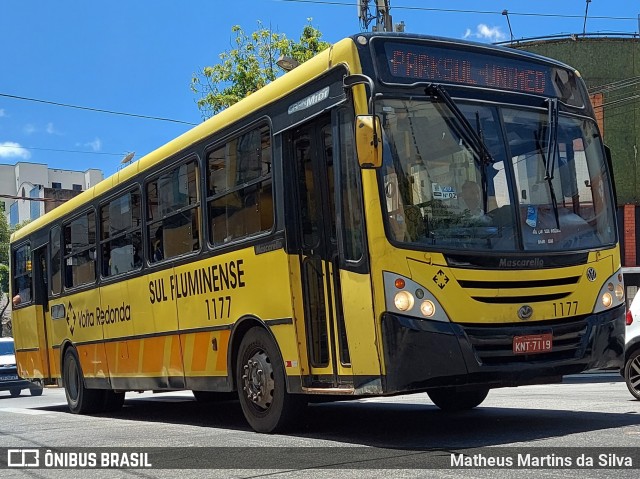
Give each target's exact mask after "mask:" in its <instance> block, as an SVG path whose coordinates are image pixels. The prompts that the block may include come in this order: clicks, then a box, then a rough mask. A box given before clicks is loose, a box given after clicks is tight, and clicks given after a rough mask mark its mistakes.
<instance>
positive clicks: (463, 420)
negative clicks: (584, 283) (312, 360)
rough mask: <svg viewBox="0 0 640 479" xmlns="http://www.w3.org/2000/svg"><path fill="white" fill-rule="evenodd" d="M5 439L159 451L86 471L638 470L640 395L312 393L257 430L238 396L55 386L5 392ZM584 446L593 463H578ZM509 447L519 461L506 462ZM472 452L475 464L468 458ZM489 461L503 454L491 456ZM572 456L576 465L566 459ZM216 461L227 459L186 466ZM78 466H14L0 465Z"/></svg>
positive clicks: (612, 387) (569, 387)
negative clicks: (141, 462)
mask: <svg viewBox="0 0 640 479" xmlns="http://www.w3.org/2000/svg"><path fill="white" fill-rule="evenodd" d="M0 448H36V449H40V450H41V452H42V451H44V450H45V449H46V448H50V449H52V450H54V451H81V452H83V453H86V452H94V453H96V454H98V455H99V454H100V453H102V452H104V451H107V452H108V451H112V450H113V451H118V450H119V449H118V448H130V449H127V451H136V452H142V451H146V452H149V454H150V456H151V461H150V462H152V463H153V462H155V464H154V467H153V468H141V469H126V470H125V469H119V470H113V469H112V470H83V471H82V475H83V477H175V476H176V475H180V476H181V477H275V478H294V477H295V478H298V477H314V478H315V477H327V478H333V477H338V476H339V477H385V478H389V477H438V478H442V477H448V478H469V477H482V478H485V477H486V478H495V477H506V478H511V477H514V478H515V477H517V478H522V477H554V478H556V477H562V478H563V479H564V478H567V477H576V478H578V477H580V478H589V477H616V478H622V477H633V478H637V477H638V476H640V402H639V401H635V400H633V398H632V396H631V395H630V394H629V392H628V391H627V389H626V387H625V384H624V382H622V380H621V378H620V377H619V376H617V375H616V374H613V373H610V374H589V375H586V374H585V375H581V376H577V377H571V378H568V379H566V380H565V382H564V383H562V384H555V385H544V386H527V387H522V388H514V389H511V388H510V389H500V390H493V391H491V392H490V393H489V397H488V398H487V399H486V401H485V402H484V403H483V404H482V405H481V406H480V407H478V408H477V409H475V410H473V411H467V412H463V413H458V414H447V413H443V412H441V411H440V410H438V409H437V408H436V407H435V406H434V405H433V404H432V403H431V402H430V401H429V399H428V397H427V395H426V394H415V395H407V396H396V397H390V398H371V399H363V400H357V401H345V402H331V403H323V404H314V405H311V406H309V408H308V411H307V414H306V415H305V418H304V421H303V422H302V423H301V424H300V427H299V428H297V429H296V430H295V431H292V432H290V433H289V434H286V435H263V434H257V433H255V432H253V431H252V430H250V429H249V427H248V426H247V424H246V422H245V420H244V418H243V416H242V412H241V410H240V406H239V403H238V402H237V401H227V402H220V403H208V404H203V403H198V402H196V401H195V400H194V399H193V397H192V395H191V394H190V393H189V392H175V393H163V394H153V393H142V394H139V393H128V394H127V397H126V402H125V406H124V408H123V409H122V410H120V411H118V412H116V413H112V414H109V415H106V414H103V415H99V416H77V415H73V414H70V413H68V411H67V409H66V402H65V398H64V391H63V390H62V389H57V388H53V389H52V388H47V389H46V390H45V391H44V394H43V395H42V396H40V397H30V396H29V395H28V392H26V391H24V392H23V395H22V396H20V397H18V398H11V397H10V396H9V394H8V392H7V393H4V392H0ZM64 448H71V449H64ZM145 448H156V449H145ZM157 448H162V449H157ZM194 448H202V449H194ZM221 448H224V449H221ZM266 448H271V449H266ZM615 448H623V449H615ZM628 448H632V449H628ZM432 449H435V450H436V451H432ZM0 454H6V452H5V451H4V450H3V451H0ZM527 454H529V458H528V459H526V455H527ZM452 455H453V456H455V457H456V458H457V461H459V462H458V463H457V464H453V465H452V463H451V461H452V460H454V459H452ZM579 455H582V456H583V459H585V458H586V460H588V459H589V458H591V459H592V461H594V463H595V467H589V464H586V466H585V467H579V468H578V467H577V466H576V461H577V458H578V456H579ZM612 455H613V457H612ZM601 456H602V457H601ZM490 457H491V458H493V459H488V458H490ZM627 457H629V458H630V460H631V461H632V466H631V467H630V466H629V465H628V463H625V462H624V461H626V460H627V459H626V458H627ZM509 458H511V460H512V461H513V462H514V464H512V466H513V467H510V468H509V467H505V464H500V463H499V462H500V461H503V463H504V461H507V460H509ZM522 458H525V459H524V461H525V462H523V463H520V464H519V463H518V461H520V460H521V459H522ZM545 458H546V459H545ZM2 459H3V458H2V457H0V461H2ZM472 460H473V461H477V462H475V463H473V466H474V467H472V468H463V467H462V465H464V464H463V462H462V461H472ZM491 460H493V461H498V463H497V465H496V462H494V463H489V464H488V465H487V461H491ZM527 460H528V461H529V462H526V461H527ZM545 460H546V461H547V463H546V464H543V465H545V466H546V467H545V468H544V469H536V470H533V469H532V466H533V465H535V464H534V463H533V462H531V461H543V462H544V461H545ZM568 460H571V461H573V462H572V464H569V465H568V466H570V467H567V468H563V467H562V466H567V463H566V461H568ZM482 461H485V462H482ZM562 461H564V462H562ZM599 461H603V464H601V465H600V467H599V464H598V462H599ZM611 461H613V463H611ZM616 461H622V462H616ZM443 464H446V465H447V466H446V467H447V468H446V469H443V468H442V467H443ZM158 465H160V467H162V468H163V469H159V468H158ZM478 465H479V466H481V467H477V466H478ZM492 465H493V467H492ZM507 465H509V464H507ZM603 465H606V466H611V465H613V466H615V467H616V468H617V469H616V470H613V469H606V468H602V466H603ZM212 466H213V467H224V468H225V469H219V468H218V469H208V470H206V471H205V470H202V469H184V468H191V467H193V468H209V467H212ZM167 467H175V468H179V469H180V472H178V471H176V470H167V469H166V468H167ZM78 472H80V471H78V470H75V471H72V470H68V469H67V470H51V469H29V470H27V469H14V468H11V469H5V470H2V471H0V475H1V476H2V477H74V476H77V473H78Z"/></svg>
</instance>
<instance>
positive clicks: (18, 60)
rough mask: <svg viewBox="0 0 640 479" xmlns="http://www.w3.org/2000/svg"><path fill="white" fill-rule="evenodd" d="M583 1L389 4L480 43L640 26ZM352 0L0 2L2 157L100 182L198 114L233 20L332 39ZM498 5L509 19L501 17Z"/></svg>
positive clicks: (635, 16) (608, 2) (411, 23)
mask: <svg viewBox="0 0 640 479" xmlns="http://www.w3.org/2000/svg"><path fill="white" fill-rule="evenodd" d="M586 2H587V0H537V1H535V2H532V1H530V0H526V1H524V0H484V1H481V2H479V1H477V0H448V1H445V2H443V1H435V0H390V5H391V15H392V17H393V22H394V23H399V22H401V21H403V22H404V23H405V31H406V32H412V33H421V34H428V35H436V36H444V37H451V38H455V39H464V38H466V39H469V40H474V41H479V42H487V43H490V42H496V41H504V40H509V39H510V37H511V34H513V37H514V38H515V39H519V38H529V37H537V36H548V35H556V34H572V33H573V34H576V33H577V34H581V33H582V32H583V31H585V30H586V32H587V33H611V32H614V33H638V29H639V24H640V19H639V16H640V0H592V1H590V3H589V4H588V17H587V20H586V28H585V19H584V15H585V10H586V8H587V3H586ZM356 3H357V0H231V1H229V0H189V1H185V0H173V1H171V0H108V1H107V0H91V1H89V0H56V1H45V0H39V1H36V0H0V164H15V163H17V162H20V161H26V162H31V163H42V164H47V165H48V166H49V168H58V169H67V170H79V171H85V170H87V169H89V168H99V169H101V170H102V171H103V172H104V173H105V177H107V176H109V175H111V174H113V173H115V172H116V171H117V170H118V169H119V168H120V167H121V160H122V159H123V158H124V156H125V155H126V154H127V153H130V152H135V157H134V160H137V159H139V158H141V157H142V156H144V155H145V154H147V153H149V152H151V151H153V150H154V149H156V148H158V147H160V146H162V145H163V144H164V143H166V142H168V141H170V140H171V139H173V138H175V137H177V136H179V135H180V134H182V133H184V132H185V131H187V130H188V129H190V128H192V125H191V124H193V125H195V124H198V123H200V122H201V121H202V116H201V114H200V111H199V110H198V108H197V106H196V100H197V97H196V95H195V94H194V93H193V92H192V91H191V89H190V81H191V78H192V77H193V75H194V73H196V72H197V71H199V70H201V69H202V68H203V67H205V66H210V65H213V64H215V63H216V62H217V60H218V55H219V54H220V53H221V52H222V51H224V50H227V49H229V48H230V46H231V37H232V34H231V28H232V27H233V26H234V25H240V26H241V27H242V28H243V29H244V30H245V31H247V32H252V31H254V30H255V29H256V28H257V27H258V22H259V21H260V22H262V24H263V25H266V26H270V27H271V28H272V29H273V30H274V31H277V32H279V33H284V34H286V35H287V37H289V38H293V39H298V38H299V35H300V32H301V31H302V28H303V27H304V26H305V24H306V23H307V19H309V18H311V19H312V24H313V26H315V27H316V28H318V29H319V30H320V31H321V32H322V34H323V40H326V41H328V42H331V43H333V42H336V41H338V40H340V39H342V38H344V37H346V36H349V35H352V34H355V33H358V32H360V31H363V29H362V26H361V25H360V22H359V19H358V16H357V8H356ZM370 3H373V0H372V1H371V2H370ZM505 9H506V10H507V11H508V12H509V14H508V17H507V16H505V15H502V14H501V12H503V10H505ZM444 10H446V11H444ZM598 17H606V18H598ZM507 18H508V20H509V23H510V24H511V32H512V33H511V32H510V30H509V25H508V22H507ZM16 97H19V98H16ZM30 99H31V100H30ZM32 100H41V101H32ZM44 102H50V103H44ZM51 103H57V104H64V105H74V106H78V107H83V108H90V109H96V110H108V111H113V112H120V113H128V114H133V115H141V116H149V117H156V118H165V119H170V120H174V121H164V120H159V119H148V118H139V117H133V116H126V115H116V114H109V113H105V112H97V111H91V110H86V109H78V108H70V107H65V106H58V105H53V104H51Z"/></svg>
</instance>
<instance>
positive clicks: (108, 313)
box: [66, 301, 131, 334]
mask: <svg viewBox="0 0 640 479" xmlns="http://www.w3.org/2000/svg"><path fill="white" fill-rule="evenodd" d="M66 319H67V324H68V325H69V331H71V334H73V333H74V331H75V329H76V327H79V328H90V327H93V326H103V325H105V324H114V323H123V322H126V321H131V305H130V304H125V303H124V302H123V303H122V304H121V305H120V306H117V305H116V306H113V307H111V305H107V306H105V307H104V308H101V307H100V306H97V307H96V309H95V312H94V311H93V310H91V309H89V308H85V309H84V310H80V311H75V309H74V308H73V304H71V301H69V304H68V305H67V318H66Z"/></svg>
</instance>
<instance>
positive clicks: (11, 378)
mask: <svg viewBox="0 0 640 479" xmlns="http://www.w3.org/2000/svg"><path fill="white" fill-rule="evenodd" d="M23 389H28V390H29V391H30V392H31V395H32V396H40V395H41V394H42V384H41V383H38V382H31V381H27V380H26V379H22V378H20V377H19V376H18V369H17V367H16V355H15V349H14V346H13V338H0V391H9V393H10V394H11V396H12V397H17V396H20V392H21V391H22V390H23Z"/></svg>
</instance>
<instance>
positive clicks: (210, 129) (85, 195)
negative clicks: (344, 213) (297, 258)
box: [11, 32, 575, 243]
mask: <svg viewBox="0 0 640 479" xmlns="http://www.w3.org/2000/svg"><path fill="white" fill-rule="evenodd" d="M359 37H365V38H367V39H368V40H370V39H373V38H375V37H387V38H406V39H418V40H426V41H431V42H434V43H441V44H443V45H444V44H449V45H463V46H469V47H473V48H480V49H485V50H489V52H494V53H498V52H500V53H501V54H503V55H504V54H507V55H511V56H514V57H521V58H522V57H525V58H526V57H528V58H530V59H532V60H536V61H544V62H547V63H552V64H555V65H558V66H562V67H564V68H568V69H571V70H573V71H575V70H574V69H573V68H571V67H569V66H568V65H565V64H563V63H561V62H558V61H556V60H552V59H549V58H546V57H542V56H540V55H535V54H533V53H529V52H523V51H520V50H513V49H509V48H506V47H502V46H496V45H488V44H484V43H477V42H470V41H466V40H456V39H450V38H444V37H435V36H428V35H419V34H411V33H368V32H367V33H359V34H355V35H352V36H350V37H348V38H345V39H343V40H340V41H339V42H338V43H336V44H334V45H332V46H331V47H329V48H328V49H327V50H325V51H323V52H321V53H319V54H318V55H316V56H315V57H313V58H312V59H310V60H308V61H306V62H304V63H303V64H302V65H300V66H299V67H297V68H295V69H293V70H291V71H290V72H288V73H287V74H286V75H283V76H281V77H280V78H277V79H276V80H274V81H273V82H271V83H269V84H268V85H266V86H264V87H263V88H261V89H260V90H258V91H257V92H255V93H253V94H251V95H249V96H248V97H246V98H244V99H243V100H241V101H239V102H238V103H236V104H235V105H232V106H230V107H229V108H226V109H225V110H223V111H222V112H220V113H218V114H217V115H214V116H213V117H211V118H209V119H208V120H206V121H204V122H203V123H202V124H200V125H198V126H195V127H193V128H192V129H190V130H189V131H187V132H185V133H183V134H182V135H180V136H178V137H177V138H175V139H173V140H171V141H169V142H168V143H166V144H165V145H163V146H160V147H159V148H157V149H156V150H154V151H152V152H150V153H148V154H147V155H145V156H143V157H142V158H140V159H139V160H138V161H136V162H133V163H131V164H130V165H128V166H127V167H125V168H123V169H122V170H120V171H118V172H116V173H114V174H113V175H111V176H109V177H108V178H106V179H104V180H103V181H101V182H100V183H98V184H97V185H95V186H93V187H91V188H89V189H87V190H86V191H83V192H82V193H81V194H79V195H78V196H75V197H74V198H71V199H70V200H68V201H67V202H65V203H64V204H62V205H61V206H58V207H57V208H55V209H53V210H52V211H50V212H49V213H46V214H45V215H42V216H41V217H39V218H37V219H36V220H34V221H32V222H31V223H29V224H27V225H25V226H24V227H23V228H20V229H19V230H18V231H16V232H15V233H13V234H12V235H11V242H12V243H13V242H16V241H19V240H21V239H23V238H24V237H26V236H28V235H29V234H31V233H33V232H34V231H37V230H38V229H39V228H41V227H43V226H44V225H46V224H48V223H50V222H53V221H56V220H58V219H60V218H62V217H64V216H66V215H68V214H69V213H71V212H73V211H74V210H76V209H78V208H80V207H82V206H84V205H86V204H88V203H90V202H91V201H92V200H93V199H94V198H96V197H99V196H101V195H103V194H105V193H107V192H108V191H110V190H111V189H112V188H113V187H116V186H117V185H119V184H121V183H123V182H124V181H126V180H128V179H130V178H132V177H134V176H136V175H137V174H139V173H142V172H144V171H146V170H148V169H150V168H151V167H152V166H154V165H156V164H158V163H159V162H160V161H162V160H164V159H165V158H169V157H171V156H173V155H175V154H177V153H179V152H180V151H182V150H184V149H186V148H188V147H189V146H191V145H193V144H195V143H197V142H198V141H200V140H202V139H204V138H206V137H207V136H209V135H211V134H212V133H214V132H216V131H218V130H221V129H222V128H224V127H226V126H227V125H230V124H232V123H235V122H236V121H237V120H239V119H242V118H244V117H246V116H247V115H249V114H251V112H253V111H256V110H258V109H259V108H261V107H262V106H264V105H267V104H270V103H273V102H275V101H277V100H278V99H280V98H282V97H284V96H285V95H287V94H288V93H289V92H290V91H291V90H294V89H295V88H298V87H299V86H301V85H304V84H305V83H308V82H310V81H311V80H313V79H314V78H317V77H318V76H320V75H321V74H322V73H324V72H325V71H327V70H328V69H329V68H332V67H333V66H335V65H336V64H337V63H334V61H335V59H338V63H340V62H341V61H344V59H345V58H349V59H350V61H353V62H357V66H358V67H359V59H358V57H357V55H356V53H355V43H357V41H358V38H359ZM354 42H355V43H354ZM354 66H355V65H354Z"/></svg>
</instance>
